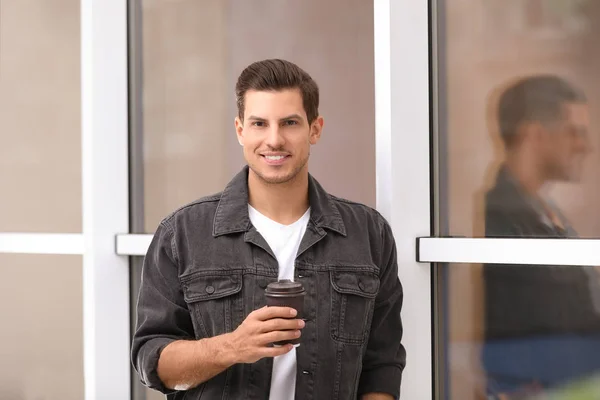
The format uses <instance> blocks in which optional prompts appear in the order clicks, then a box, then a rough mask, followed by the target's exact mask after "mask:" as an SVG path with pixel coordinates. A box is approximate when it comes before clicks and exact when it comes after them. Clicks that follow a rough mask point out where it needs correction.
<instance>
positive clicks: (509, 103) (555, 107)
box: [498, 75, 587, 147]
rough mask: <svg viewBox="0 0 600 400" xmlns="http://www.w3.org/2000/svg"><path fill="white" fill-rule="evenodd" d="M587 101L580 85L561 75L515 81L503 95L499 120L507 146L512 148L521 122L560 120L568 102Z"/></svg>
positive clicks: (531, 77)
mask: <svg viewBox="0 0 600 400" xmlns="http://www.w3.org/2000/svg"><path fill="white" fill-rule="evenodd" d="M586 102H587V100H586V97H585V94H584V93H583V92H582V91H581V90H580V89H579V88H577V87H575V86H573V85H572V84H571V83H570V82H568V81H567V80H565V79H563V78H560V77H558V76H554V75H536V76H529V77H526V78H523V79H521V80H519V81H517V82H516V83H514V84H512V85H511V86H510V87H509V88H508V89H506V90H505V91H504V93H502V95H501V97H500V101H499V104H498V123H499V126H500V135H501V137H502V140H503V141H504V143H505V145H506V146H507V147H511V146H512V145H513V144H514V142H515V137H516V132H517V129H518V127H519V125H520V124H522V123H524V122H533V121H538V122H541V123H543V124H548V123H552V122H556V121H560V120H561V119H562V118H563V114H562V112H563V109H562V107H563V106H564V105H565V104H568V103H586Z"/></svg>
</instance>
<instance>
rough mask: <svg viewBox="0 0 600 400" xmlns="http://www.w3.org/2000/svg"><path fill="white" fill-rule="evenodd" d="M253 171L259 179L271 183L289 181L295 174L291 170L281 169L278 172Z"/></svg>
mask: <svg viewBox="0 0 600 400" xmlns="http://www.w3.org/2000/svg"><path fill="white" fill-rule="evenodd" d="M254 173H255V174H256V176H258V177H259V178H260V180H262V181H263V182H265V183H268V184H271V185H277V184H281V183H286V182H289V181H291V180H292V179H294V177H295V176H296V175H295V174H293V173H291V172H283V171H282V172H280V173H273V172H269V171H260V170H254Z"/></svg>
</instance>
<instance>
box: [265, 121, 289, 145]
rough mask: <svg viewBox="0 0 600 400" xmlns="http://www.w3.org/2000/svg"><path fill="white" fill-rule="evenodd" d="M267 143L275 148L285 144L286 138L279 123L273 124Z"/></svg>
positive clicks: (268, 133)
mask: <svg viewBox="0 0 600 400" xmlns="http://www.w3.org/2000/svg"><path fill="white" fill-rule="evenodd" d="M265 144H266V145H267V146H269V147H270V148H273V149H278V148H280V147H282V146H283V145H284V144H285V138H284V137H283V135H282V132H281V128H280V126H279V125H277V124H273V125H271V128H270V129H269V130H268V132H267V137H266V138H265Z"/></svg>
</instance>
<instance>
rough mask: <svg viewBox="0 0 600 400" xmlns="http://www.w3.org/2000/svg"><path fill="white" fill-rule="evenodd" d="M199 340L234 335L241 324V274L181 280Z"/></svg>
mask: <svg viewBox="0 0 600 400" xmlns="http://www.w3.org/2000/svg"><path fill="white" fill-rule="evenodd" d="M181 284H182V287H183V295H184V299H185V302H186V303H187V305H188V308H189V310H190V314H191V316H192V322H193V324H194V331H195V333H196V338H197V339H200V338H205V337H212V336H217V335H221V334H223V333H227V332H231V331H233V330H234V329H236V328H237V327H238V326H239V325H240V324H241V323H242V314H243V310H244V302H243V297H242V274H241V273H231V272H227V274H223V273H219V274H216V273H215V274H203V275H193V276H190V277H185V278H182V282H181Z"/></svg>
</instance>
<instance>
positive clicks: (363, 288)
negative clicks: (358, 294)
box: [358, 281, 366, 292]
mask: <svg viewBox="0 0 600 400" xmlns="http://www.w3.org/2000/svg"><path fill="white" fill-rule="evenodd" d="M365 287H366V285H365V284H364V283H363V282H362V281H361V282H358V288H359V289H360V290H362V291H363V292H365V291H366V290H365Z"/></svg>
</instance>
